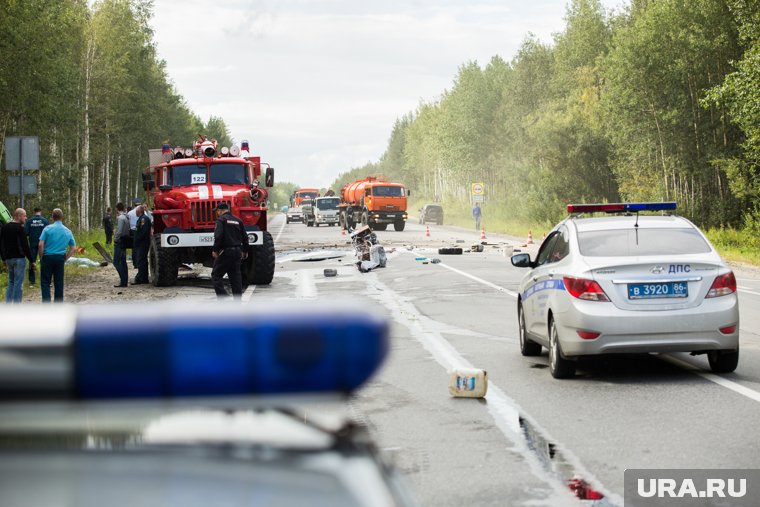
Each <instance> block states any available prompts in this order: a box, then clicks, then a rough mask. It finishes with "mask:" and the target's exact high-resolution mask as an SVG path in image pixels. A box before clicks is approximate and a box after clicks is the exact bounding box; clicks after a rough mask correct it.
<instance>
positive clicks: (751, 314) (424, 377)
mask: <svg viewBox="0 0 760 507" xmlns="http://www.w3.org/2000/svg"><path fill="white" fill-rule="evenodd" d="M270 231H271V232H272V234H273V236H274V237H275V244H276V248H277V252H278V253H277V267H276V274H275V279H274V281H273V283H272V284H271V285H270V286H265V287H250V288H249V289H248V291H247V292H246V294H245V295H244V301H246V302H247V303H248V304H255V303H256V301H258V300H264V299H265V300H276V301H281V302H283V303H284V304H286V303H287V302H288V301H292V300H329V301H334V302H335V304H336V305H339V304H341V300H353V301H361V302H363V303H365V304H367V305H369V306H372V307H374V308H376V309H377V310H378V311H379V312H382V313H384V314H385V315H387V317H388V318H389V319H390V320H391V322H392V334H393V338H392V340H393V341H392V352H391V355H390V358H389V361H388V362H387V363H386V365H385V367H384V368H383V370H382V371H381V373H380V375H379V376H378V377H376V379H375V380H374V381H373V382H372V383H371V384H370V385H368V386H367V387H366V388H365V389H364V390H363V391H362V392H361V393H360V394H359V395H358V396H357V397H356V398H355V399H353V400H352V401H351V403H350V407H349V409H350V410H351V412H352V413H353V415H354V417H356V418H358V419H360V420H363V421H364V422H365V423H367V424H368V425H369V427H370V428H371V431H372V433H373V435H374V437H375V438H376V440H377V441H378V443H379V445H380V447H381V448H383V449H384V450H385V452H386V454H387V455H388V456H389V458H390V459H391V460H392V461H393V463H395V464H396V466H397V467H399V468H400V469H401V471H402V472H403V474H404V475H405V477H406V479H407V481H408V483H409V485H410V487H411V488H412V490H413V491H414V493H415V495H416V496H417V498H418V500H419V501H420V503H421V504H422V505H436V506H438V505H462V504H470V505H527V504H530V505H579V504H586V505H588V504H589V502H583V503H581V502H579V501H577V500H575V499H574V497H573V496H572V494H571V493H570V490H569V489H568V488H567V486H566V483H567V481H569V480H570V479H572V478H574V477H575V478H581V479H583V480H585V481H587V482H588V483H589V484H590V485H592V486H593V487H594V488H595V489H597V490H599V491H601V492H603V493H604V494H605V495H606V498H605V500H603V501H601V502H599V501H598V502H596V505H622V503H623V502H622V498H623V472H624V470H625V469H627V468H760V442H759V441H758V439H757V438H756V428H757V421H758V420H759V419H760V367H759V366H758V365H760V336H759V335H760V312H758V308H760V274H759V273H757V272H753V271H751V270H745V269H738V268H737V269H736V270H735V272H736V274H737V279H738V283H739V291H740V305H741V333H742V334H741V337H742V338H741V340H742V342H741V345H742V352H741V359H740V362H739V367H738V369H737V371H736V372H735V373H731V374H725V375H714V374H712V373H710V371H709V368H708V366H707V360H706V358H705V357H704V356H698V357H690V356H689V355H687V354H667V355H659V356H656V355H636V356H625V357H604V358H596V359H593V360H583V361H582V362H581V363H580V365H579V369H578V375H577V376H576V378H575V379H572V380H555V379H553V378H552V377H551V375H550V374H549V371H548V356H547V353H546V351H544V353H543V354H542V355H541V356H539V357H535V358H526V357H522V356H521V355H520V352H519V347H518V338H517V319H516V294H515V291H516V288H517V284H518V282H519V280H520V278H521V277H522V275H523V274H524V273H525V271H524V270H521V269H518V268H514V267H513V266H512V265H511V264H510V261H509V258H508V256H507V255H505V252H504V247H505V246H507V247H515V248H518V249H521V250H523V251H529V252H531V253H532V254H535V251H536V249H537V247H536V246H535V245H533V246H528V247H523V246H522V243H524V240H521V239H516V238H507V237H494V236H492V235H490V234H489V235H488V237H487V239H486V241H487V242H488V243H489V244H488V245H487V246H486V248H485V251H484V252H482V253H475V252H466V253H464V254H463V255H446V256H443V255H438V253H437V249H438V248H439V247H441V246H462V247H463V248H464V249H465V250H469V247H470V245H471V244H473V243H476V242H479V241H480V235H479V233H478V232H476V231H466V230H462V229H457V228H450V227H445V226H444V227H438V226H431V227H430V237H427V236H426V234H425V228H424V227H423V226H420V225H418V224H416V223H412V222H409V223H408V224H407V228H406V230H405V231H402V232H395V231H392V230H390V231H383V232H378V233H377V235H378V237H379V239H380V242H381V244H383V245H384V246H385V248H386V251H387V252H389V253H388V264H387V267H385V268H382V269H376V270H373V271H372V272H370V273H360V272H359V271H358V270H357V269H356V267H354V266H353V264H352V261H353V257H352V251H351V247H350V244H349V242H348V240H349V238H347V237H345V236H342V235H341V233H340V230H339V229H338V228H337V227H326V226H322V227H318V228H317V227H306V226H305V225H303V224H300V223H291V224H287V225H286V224H285V223H284V216H283V215H276V216H275V217H273V218H272V219H271V222H270ZM457 240H460V241H462V240H463V241H464V242H463V243H456V241H457ZM539 241H540V240H539ZM506 253H507V254H508V253H509V248H507V252H506ZM432 258H439V259H441V261H442V262H441V263H440V264H433V263H427V261H428V260H429V259H432ZM320 259H321V260H320ZM325 268H336V269H337V271H338V275H337V276H336V277H325V276H324V274H323V270H324V269H325ZM455 367H475V368H481V369H485V370H487V372H488V375H489V388H488V389H489V390H488V395H487V396H486V398H485V400H477V399H463V398H453V397H451V396H450V395H449V393H448V389H447V388H448V383H449V375H448V373H447V372H448V371H449V370H451V369H452V368H455Z"/></svg>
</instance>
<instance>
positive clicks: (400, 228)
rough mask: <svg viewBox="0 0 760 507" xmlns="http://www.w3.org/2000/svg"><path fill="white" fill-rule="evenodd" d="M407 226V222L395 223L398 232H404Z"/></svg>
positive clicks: (394, 226)
mask: <svg viewBox="0 0 760 507" xmlns="http://www.w3.org/2000/svg"><path fill="white" fill-rule="evenodd" d="M405 226H406V222H404V221H403V220H399V221H397V222H393V228H394V229H395V230H397V231H403V230H404V227H405Z"/></svg>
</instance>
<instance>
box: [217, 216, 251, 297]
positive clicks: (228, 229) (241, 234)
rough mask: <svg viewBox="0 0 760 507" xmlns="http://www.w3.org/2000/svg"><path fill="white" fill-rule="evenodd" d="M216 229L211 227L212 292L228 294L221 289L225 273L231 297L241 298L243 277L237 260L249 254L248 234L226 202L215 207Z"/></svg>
mask: <svg viewBox="0 0 760 507" xmlns="http://www.w3.org/2000/svg"><path fill="white" fill-rule="evenodd" d="M216 215H217V217H218V218H217V220H216V229H214V248H213V252H212V254H211V255H212V256H213V257H214V268H213V270H212V271H211V279H212V280H213V281H214V291H215V292H216V295H217V296H218V297H219V298H220V299H221V298H225V297H227V296H229V294H228V293H227V291H226V290H225V288H224V275H225V274H227V277H228V278H229V280H230V286H231V287H232V296H233V297H235V298H237V299H240V298H241V297H242V295H243V277H242V275H241V273H240V262H241V261H242V260H243V259H245V258H247V257H248V233H247V232H246V231H245V226H244V225H243V221H242V220H241V219H240V218H238V217H236V216H235V215H233V214H232V213H231V212H230V206H229V205H228V204H227V203H224V202H223V203H220V204H219V206H217V207H216Z"/></svg>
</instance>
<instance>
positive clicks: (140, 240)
mask: <svg viewBox="0 0 760 507" xmlns="http://www.w3.org/2000/svg"><path fill="white" fill-rule="evenodd" d="M151 225H152V224H151V221H150V218H149V217H148V214H147V213H146V212H145V205H144V204H143V205H140V206H138V207H137V226H136V227H135V240H134V244H133V245H132V251H133V252H134V253H135V264H137V274H136V275H135V281H134V282H133V284H134V285H139V284H141V283H148V281H149V280H148V249H149V247H150V227H151Z"/></svg>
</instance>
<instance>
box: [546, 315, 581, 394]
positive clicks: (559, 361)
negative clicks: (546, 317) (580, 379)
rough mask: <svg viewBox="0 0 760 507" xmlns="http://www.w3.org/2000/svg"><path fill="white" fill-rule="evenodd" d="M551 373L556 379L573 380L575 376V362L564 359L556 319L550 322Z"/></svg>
mask: <svg viewBox="0 0 760 507" xmlns="http://www.w3.org/2000/svg"><path fill="white" fill-rule="evenodd" d="M549 371H550V372H551V374H552V377H554V378H558V379H561V378H571V377H573V376H575V361H570V360H569V359H565V358H564V357H562V348H561V347H560V344H559V335H558V334H557V325H556V324H555V323H554V319H552V320H551V321H549Z"/></svg>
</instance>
